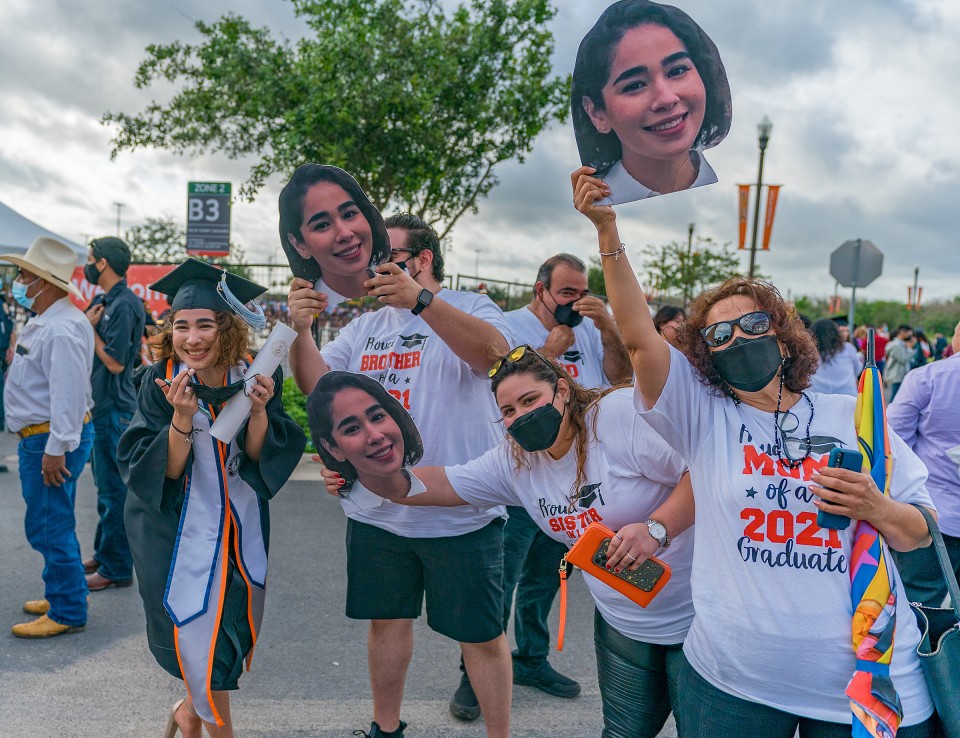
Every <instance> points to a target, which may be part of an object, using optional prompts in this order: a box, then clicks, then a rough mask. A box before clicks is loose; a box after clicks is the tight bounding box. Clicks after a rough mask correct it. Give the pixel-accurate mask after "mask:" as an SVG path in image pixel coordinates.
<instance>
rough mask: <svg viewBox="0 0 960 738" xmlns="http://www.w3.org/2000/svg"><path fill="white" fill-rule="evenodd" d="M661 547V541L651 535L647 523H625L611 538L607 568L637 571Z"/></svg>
mask: <svg viewBox="0 0 960 738" xmlns="http://www.w3.org/2000/svg"><path fill="white" fill-rule="evenodd" d="M659 548H660V542H659V541H658V540H657V539H656V538H654V537H653V536H652V535H650V530H649V528H647V524H646V523H631V524H630V525H625V526H623V527H622V528H621V529H620V530H618V531H617V532H616V534H615V535H614V536H613V538H612V539H610V546H609V548H607V568H608V569H611V570H613V571H619V570H620V569H627V570H629V571H636V570H637V569H638V568H640V564H642V563H643V562H644V561H646V560H647V559H649V558H650V557H651V556H653V555H654V554H655V553H656V552H657V549H659Z"/></svg>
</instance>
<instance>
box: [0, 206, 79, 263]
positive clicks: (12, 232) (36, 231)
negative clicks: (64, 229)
mask: <svg viewBox="0 0 960 738" xmlns="http://www.w3.org/2000/svg"><path fill="white" fill-rule="evenodd" d="M44 236H46V237H47V238H55V239H57V240H58V241H61V242H63V243H65V244H67V246H69V247H70V248H72V249H73V250H74V251H76V252H77V264H84V263H86V261H87V247H86V246H81V245H80V244H78V243H74V242H73V241H71V240H69V239H66V238H64V237H63V236H60V235H58V234H56V233H54V232H53V231H48V230H47V229H46V228H44V227H43V226H39V225H37V224H36V223H34V222H33V221H32V220H30V219H29V218H24V217H23V216H22V215H20V213H18V212H17V211H16V210H14V209H13V208H10V207H8V206H7V205H4V204H3V203H2V202H0V254H23V253H25V252H26V250H27V249H28V248H30V244H32V243H33V242H34V241H36V240H37V239H38V238H42V237H44ZM0 264H2V262H0Z"/></svg>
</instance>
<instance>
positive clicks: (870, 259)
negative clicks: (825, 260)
mask: <svg viewBox="0 0 960 738" xmlns="http://www.w3.org/2000/svg"><path fill="white" fill-rule="evenodd" d="M881 272H883V252H882V251H881V250H880V249H878V248H877V247H876V246H874V245H873V243H872V242H871V241H867V240H866V239H865V238H856V239H853V240H850V241H845V242H844V243H843V245H842V246H840V248H838V249H837V250H836V251H834V252H833V253H832V254H830V276H831V277H833V278H834V279H835V280H837V282H839V283H840V284H841V285H842V286H843V287H866V286H867V285H868V284H870V283H871V282H873V280H875V279H876V278H877V277H879V276H880V274H881Z"/></svg>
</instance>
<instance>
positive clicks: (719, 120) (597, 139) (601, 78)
mask: <svg viewBox="0 0 960 738" xmlns="http://www.w3.org/2000/svg"><path fill="white" fill-rule="evenodd" d="M644 23H652V24H655V25H658V26H663V27H664V28H667V29H669V30H670V31H672V32H673V34H674V35H675V36H676V37H677V38H679V39H680V41H682V42H683V45H684V46H686V47H687V52H688V53H689V54H690V61H691V62H693V66H694V67H695V68H696V70H697V73H698V74H699V75H700V79H702V80H703V86H704V89H705V90H706V93H707V106H706V110H705V112H704V117H703V124H702V125H701V126H700V130H699V132H698V133H697V137H696V139H695V140H694V144H693V145H694V148H698V149H704V148H709V147H711V146H716V145H717V144H718V143H720V141H722V140H723V139H724V137H725V136H726V135H727V132H728V131H729V130H730V122H731V120H732V119H733V103H732V100H731V96H730V84H729V83H728V82H727V73H726V71H725V70H724V68H723V62H722V61H721V60H720V52H719V51H717V47H716V44H714V43H713V41H711V40H710V37H709V36H707V34H706V33H704V31H703V29H702V28H700V26H698V25H697V24H696V23H695V22H694V20H693V19H692V18H691V17H690V16H689V15H687V14H686V13H684V12H683V11H682V10H680V9H679V8H675V7H673V6H672V5H661V4H660V3H655V2H651V0H620V1H619V2H616V3H614V4H613V5H611V6H610V7H608V8H607V9H606V10H605V11H603V15H601V16H600V19H599V20H598V21H597V22H596V24H595V25H594V26H593V28H591V29H590V30H589V31H588V32H587V35H586V36H584V37H583V40H582V41H581V42H580V48H579V49H578V51H577V62H576V64H575V66H574V68H573V88H572V90H571V94H570V111H571V113H572V115H573V129H574V131H576V134H577V146H578V148H579V149H580V161H582V162H583V163H584V164H589V165H590V166H592V167H595V168H596V170H597V176H598V177H603V176H604V175H606V174H607V172H608V171H610V168H611V167H612V166H613V165H614V164H616V163H617V162H618V161H620V160H621V159H622V158H623V150H622V147H621V145H620V139H619V138H617V135H616V134H615V133H612V132H611V133H607V134H601V133H599V132H598V131H597V129H596V128H595V127H594V125H593V122H592V121H591V120H590V116H588V115H587V111H586V110H585V109H584V107H583V98H584V97H587V98H589V99H590V100H591V101H592V102H593V104H594V106H595V107H597V108H598V109H600V110H603V109H604V101H603V88H604V86H605V85H606V84H607V80H608V79H609V77H610V65H611V64H612V63H613V57H614V54H615V53H616V49H617V45H618V44H619V43H620V39H622V38H623V36H624V34H625V33H626V32H627V31H629V30H630V29H631V28H635V27H636V26H640V25H643V24H644Z"/></svg>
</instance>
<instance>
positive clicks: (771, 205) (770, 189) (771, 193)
mask: <svg viewBox="0 0 960 738" xmlns="http://www.w3.org/2000/svg"><path fill="white" fill-rule="evenodd" d="M780 187H781V185H767V211H766V214H765V215H764V217H763V250H764V251H769V250H770V234H771V233H773V217H774V216H775V215H776V213H777V197H779V195H780Z"/></svg>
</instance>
